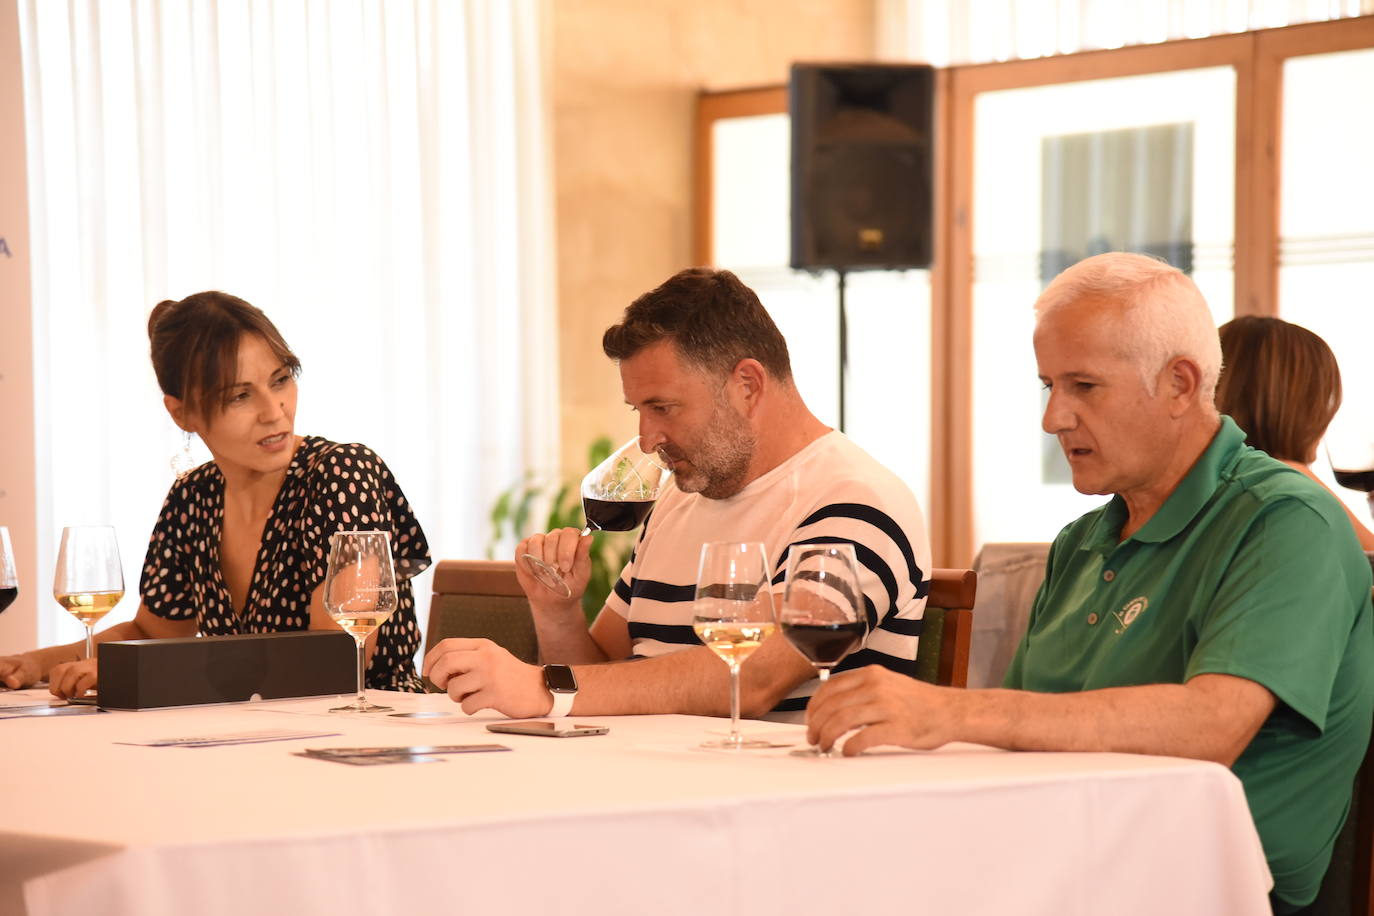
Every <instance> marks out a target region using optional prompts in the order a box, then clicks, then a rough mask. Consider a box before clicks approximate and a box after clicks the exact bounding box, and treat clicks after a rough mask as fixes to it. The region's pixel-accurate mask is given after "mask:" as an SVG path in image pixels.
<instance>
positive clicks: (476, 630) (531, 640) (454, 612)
mask: <svg viewBox="0 0 1374 916" xmlns="http://www.w3.org/2000/svg"><path fill="white" fill-rule="evenodd" d="M451 636H467V637H480V638H484V639H490V640H491V641H492V642H494V643H496V644H498V645H500V646H504V647H505V648H506V649H508V650H510V653H511V654H512V655H514V656H515V657H516V658H518V659H520V660H521V661H524V662H530V663H534V662H536V661H538V660H539V640H538V638H537V637H536V636H535V632H534V620H533V618H531V617H530V603H529V601H528V599H526V598H525V593H524V592H522V591H521V590H520V583H519V582H518V581H516V578H515V562H514V561H512V560H442V561H440V563H439V566H438V568H437V569H436V570H435V571H434V600H433V602H432V603H431V604H430V606H429V626H428V627H427V628H426V631H425V651H426V652H428V651H429V650H430V649H431V648H433V647H434V645H435V644H436V643H438V642H439V641H440V640H442V639H448V638H449V637H451Z"/></svg>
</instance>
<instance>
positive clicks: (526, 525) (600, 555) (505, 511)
mask: <svg viewBox="0 0 1374 916" xmlns="http://www.w3.org/2000/svg"><path fill="white" fill-rule="evenodd" d="M612 447H613V446H612V443H611V440H610V438H609V437H607V436H600V437H598V438H596V439H595V440H593V441H592V443H591V445H590V446H588V448H587V470H591V469H592V468H594V467H596V466H597V465H598V464H600V463H601V462H603V461H605V460H606V458H607V457H608V456H609V455H610V454H611V449H612ZM580 480H581V478H579V481H580ZM550 490H552V485H550V484H545V483H542V482H541V481H540V480H539V479H538V477H537V476H536V475H535V474H534V473H533V472H532V471H531V472H526V474H525V476H524V479H522V480H521V481H520V483H518V484H516V485H515V486H513V487H511V488H509V489H507V490H505V491H503V492H502V493H501V495H500V496H498V497H497V498H496V502H495V503H493V504H492V507H491V540H490V541H488V543H487V558H488V559H491V558H492V557H494V556H496V554H497V551H498V550H499V549H502V548H505V549H513V548H514V545H515V544H516V543H518V542H519V541H520V540H521V539H523V538H525V537H527V536H528V535H530V534H533V533H535V532H537V531H552V530H553V529H555V528H581V527H582V526H583V525H584V524H586V522H585V520H584V518H583V515H582V499H581V494H580V492H579V486H578V484H576V483H563V484H561V485H559V486H558V488H557V489H556V490H553V491H552V495H550ZM545 499H547V503H544V500H545ZM541 503H544V504H546V505H547V507H548V511H547V514H546V515H544V516H543V518H542V524H531V517H532V516H534V514H535V511H536V509H538V508H540V506H541ZM636 536H637V534H636V532H633V531H627V532H608V531H598V532H596V533H595V534H593V535H592V548H591V554H590V557H589V558H590V560H591V564H592V572H591V576H590V578H589V579H588V581H587V590H586V591H585V592H583V593H582V613H583V614H585V615H586V617H587V621H588V622H589V623H590V622H591V621H592V620H593V619H594V618H595V617H596V615H597V613H598V612H600V610H601V607H602V605H604V604H605V603H606V598H607V596H609V595H610V593H611V589H612V588H614V587H615V581H616V579H617V578H619V576H620V571H621V570H622V569H623V568H624V567H625V564H626V562H628V561H629V559H630V551H632V550H633V549H634V542H635V537H636Z"/></svg>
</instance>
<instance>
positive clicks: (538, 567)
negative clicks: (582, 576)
mask: <svg viewBox="0 0 1374 916" xmlns="http://www.w3.org/2000/svg"><path fill="white" fill-rule="evenodd" d="M671 474H672V470H671V469H670V468H669V467H668V463H667V462H666V461H664V460H663V458H662V457H661V456H659V455H658V454H655V453H654V452H646V451H644V450H643V449H641V448H640V447H639V437H638V436H635V437H634V438H633V439H631V440H630V441H629V442H626V443H625V444H624V445H622V446H621V447H620V448H618V449H616V450H615V451H614V452H612V453H611V454H610V455H608V456H607V457H606V460H605V461H602V462H601V463H600V464H598V465H597V466H596V467H594V468H592V469H591V470H590V471H588V472H587V476H586V477H583V478H582V516H583V518H585V519H586V521H587V525H586V527H585V528H583V529H582V536H583V537H586V536H587V535H589V534H591V533H592V531H593V530H596V531H633V530H635V529H636V528H638V527H639V526H640V525H642V524H644V519H646V518H647V517H648V516H649V510H651V509H653V507H654V501H655V500H656V499H658V492H659V490H661V489H662V488H663V485H664V484H665V483H667V481H668V478H669V476H670V475H671ZM520 559H521V561H522V562H523V563H525V565H526V566H527V567H528V568H529V570H530V572H531V573H533V574H534V577H535V578H536V579H538V580H539V581H540V583H541V584H543V586H544V587H545V588H547V589H548V590H549V591H551V592H553V593H554V594H556V595H562V596H563V597H564V598H568V597H571V595H572V589H570V588H569V587H568V583H567V582H565V581H563V576H562V574H561V573H559V571H558V567H556V566H554V565H552V564H550V563H547V562H545V560H544V558H543V557H536V556H535V555H534V554H532V553H525V554H521V555H520Z"/></svg>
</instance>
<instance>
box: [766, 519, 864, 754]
mask: <svg viewBox="0 0 1374 916" xmlns="http://www.w3.org/2000/svg"><path fill="white" fill-rule="evenodd" d="M862 594H863V593H862V592H861V591H860V590H859V564H858V562H857V561H856V559H855V554H854V545H853V544H793V545H792V546H791V547H790V548H789V549H788V551H787V585H786V587H785V588H784V590H783V596H782V613H781V614H780V615H779V622H781V624H782V635H783V636H784V637H785V638H786V639H787V641H788V642H789V643H791V645H792V648H794V649H796V650H797V651H798V652H799V653H801V655H802V657H803V658H805V659H806V660H807V661H808V662H810V663H811V666H812V667H813V668H815V669H816V672H817V674H818V675H819V677H820V679H821V683H825V681H826V680H827V679H828V678H829V677H830V669H831V668H834V667H835V666H836V665H838V664H839V663H840V660H841V659H842V658H844V657H845V656H846V655H848V654H849V653H850V652H853V651H854V650H855V649H857V648H858V647H859V646H860V645H862V644H863V641H864V634H865V632H866V631H867V629H868V626H867V623H868V622H867V620H866V619H865V617H864V609H863V599H862ZM792 753H793V754H794V755H797V756H800V757H830V756H835V755H836V752H835V751H834V750H833V749H832V750H831V751H829V752H825V751H822V750H821V749H820V748H817V747H811V748H807V749H806V750H801V751H793V752H792Z"/></svg>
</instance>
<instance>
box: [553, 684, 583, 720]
mask: <svg viewBox="0 0 1374 916" xmlns="http://www.w3.org/2000/svg"><path fill="white" fill-rule="evenodd" d="M549 693H550V694H551V695H552V696H553V709H550V710H549V714H548V718H550V719H561V718H563V717H565V716H567V715H568V714H569V713H571V712H572V707H573V700H574V699H575V698H576V697H577V694H576V693H575V692H573V693H565V692H563V691H561V690H550V691H549Z"/></svg>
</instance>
